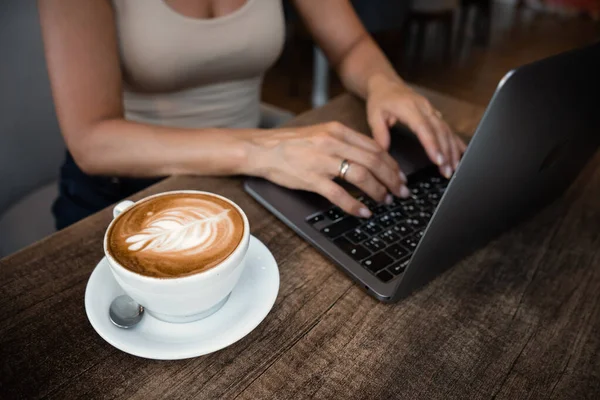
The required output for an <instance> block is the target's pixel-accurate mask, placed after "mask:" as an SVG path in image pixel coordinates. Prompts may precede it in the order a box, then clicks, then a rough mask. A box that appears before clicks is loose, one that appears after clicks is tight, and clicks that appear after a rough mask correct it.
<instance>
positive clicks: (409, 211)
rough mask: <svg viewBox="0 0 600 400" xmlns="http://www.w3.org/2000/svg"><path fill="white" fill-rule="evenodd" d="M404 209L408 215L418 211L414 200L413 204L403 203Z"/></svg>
mask: <svg viewBox="0 0 600 400" xmlns="http://www.w3.org/2000/svg"><path fill="white" fill-rule="evenodd" d="M402 210H403V211H404V213H405V214H408V215H412V214H414V213H416V212H418V209H417V206H416V205H415V204H414V202H413V203H412V204H404V205H402Z"/></svg>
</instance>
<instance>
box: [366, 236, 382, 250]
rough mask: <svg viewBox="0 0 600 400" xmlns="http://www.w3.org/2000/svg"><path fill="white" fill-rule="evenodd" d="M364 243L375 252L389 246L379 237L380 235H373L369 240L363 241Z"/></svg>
mask: <svg viewBox="0 0 600 400" xmlns="http://www.w3.org/2000/svg"><path fill="white" fill-rule="evenodd" d="M363 245H364V246H365V247H366V248H367V249H369V250H371V251H372V252H373V253H376V252H378V251H379V250H383V249H384V248H385V246H387V244H386V243H385V242H384V241H383V240H381V239H379V238H378V237H373V238H371V239H369V240H367V241H366V242H364V243H363Z"/></svg>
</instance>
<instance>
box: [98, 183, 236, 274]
mask: <svg viewBox="0 0 600 400" xmlns="http://www.w3.org/2000/svg"><path fill="white" fill-rule="evenodd" d="M243 235H244V220H243V217H242V215H241V213H240V212H239V211H238V209H237V208H236V207H235V206H234V205H233V204H232V203H230V202H228V201H226V200H224V199H221V198H219V197H217V196H212V195H210V194H205V193H173V194H166V195H161V196H156V197H151V198H148V199H146V200H143V201H141V202H138V203H136V204H135V205H133V206H132V207H131V208H129V209H127V210H125V211H124V212H123V213H122V214H121V215H119V216H118V217H117V219H116V220H115V221H114V223H113V224H112V226H111V228H110V230H109V232H108V233H107V252H108V253H109V254H110V255H111V256H112V257H113V258H114V259H115V260H116V261H117V262H118V263H119V264H121V265H122V266H123V267H124V268H126V269H128V270H130V271H132V272H135V273H137V274H140V275H145V276H149V277H155V278H179V277H183V276H188V275H193V274H197V273H200V272H204V271H206V270H208V269H210V268H212V267H215V266H217V265H219V264H220V263H221V262H223V261H224V260H225V259H226V258H227V257H228V256H229V255H230V254H231V253H232V252H233V251H234V250H235V249H236V248H237V247H238V245H239V244H240V242H241V240H242V237H243Z"/></svg>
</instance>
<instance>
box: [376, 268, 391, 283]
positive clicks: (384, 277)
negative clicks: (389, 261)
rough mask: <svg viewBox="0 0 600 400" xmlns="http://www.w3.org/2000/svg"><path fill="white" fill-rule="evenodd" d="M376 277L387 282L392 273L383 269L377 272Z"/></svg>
mask: <svg viewBox="0 0 600 400" xmlns="http://www.w3.org/2000/svg"><path fill="white" fill-rule="evenodd" d="M377 277H378V278H379V279H381V280H382V281H383V282H389V281H390V280H391V279H392V278H393V277H394V275H392V274H390V273H389V272H387V271H386V270H385V269H384V270H383V271H381V272H380V273H378V274H377Z"/></svg>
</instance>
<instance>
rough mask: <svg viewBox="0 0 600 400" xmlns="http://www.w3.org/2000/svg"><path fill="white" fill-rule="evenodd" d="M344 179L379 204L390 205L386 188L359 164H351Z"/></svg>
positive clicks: (390, 199)
mask: <svg viewBox="0 0 600 400" xmlns="http://www.w3.org/2000/svg"><path fill="white" fill-rule="evenodd" d="M344 179H345V180H346V181H347V182H349V183H351V184H353V185H354V186H356V187H357V188H359V189H360V190H362V191H363V192H364V193H366V194H367V196H369V197H370V198H372V199H373V200H375V201H378V202H380V203H390V202H391V201H392V197H391V196H390V194H389V193H388V190H387V188H386V187H385V186H384V185H383V184H382V183H381V182H380V181H379V180H377V178H375V176H373V174H372V173H371V171H369V170H368V169H367V168H365V167H363V166H362V165H360V164H354V163H351V164H350V168H349V169H348V172H346V175H345V177H344Z"/></svg>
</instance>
